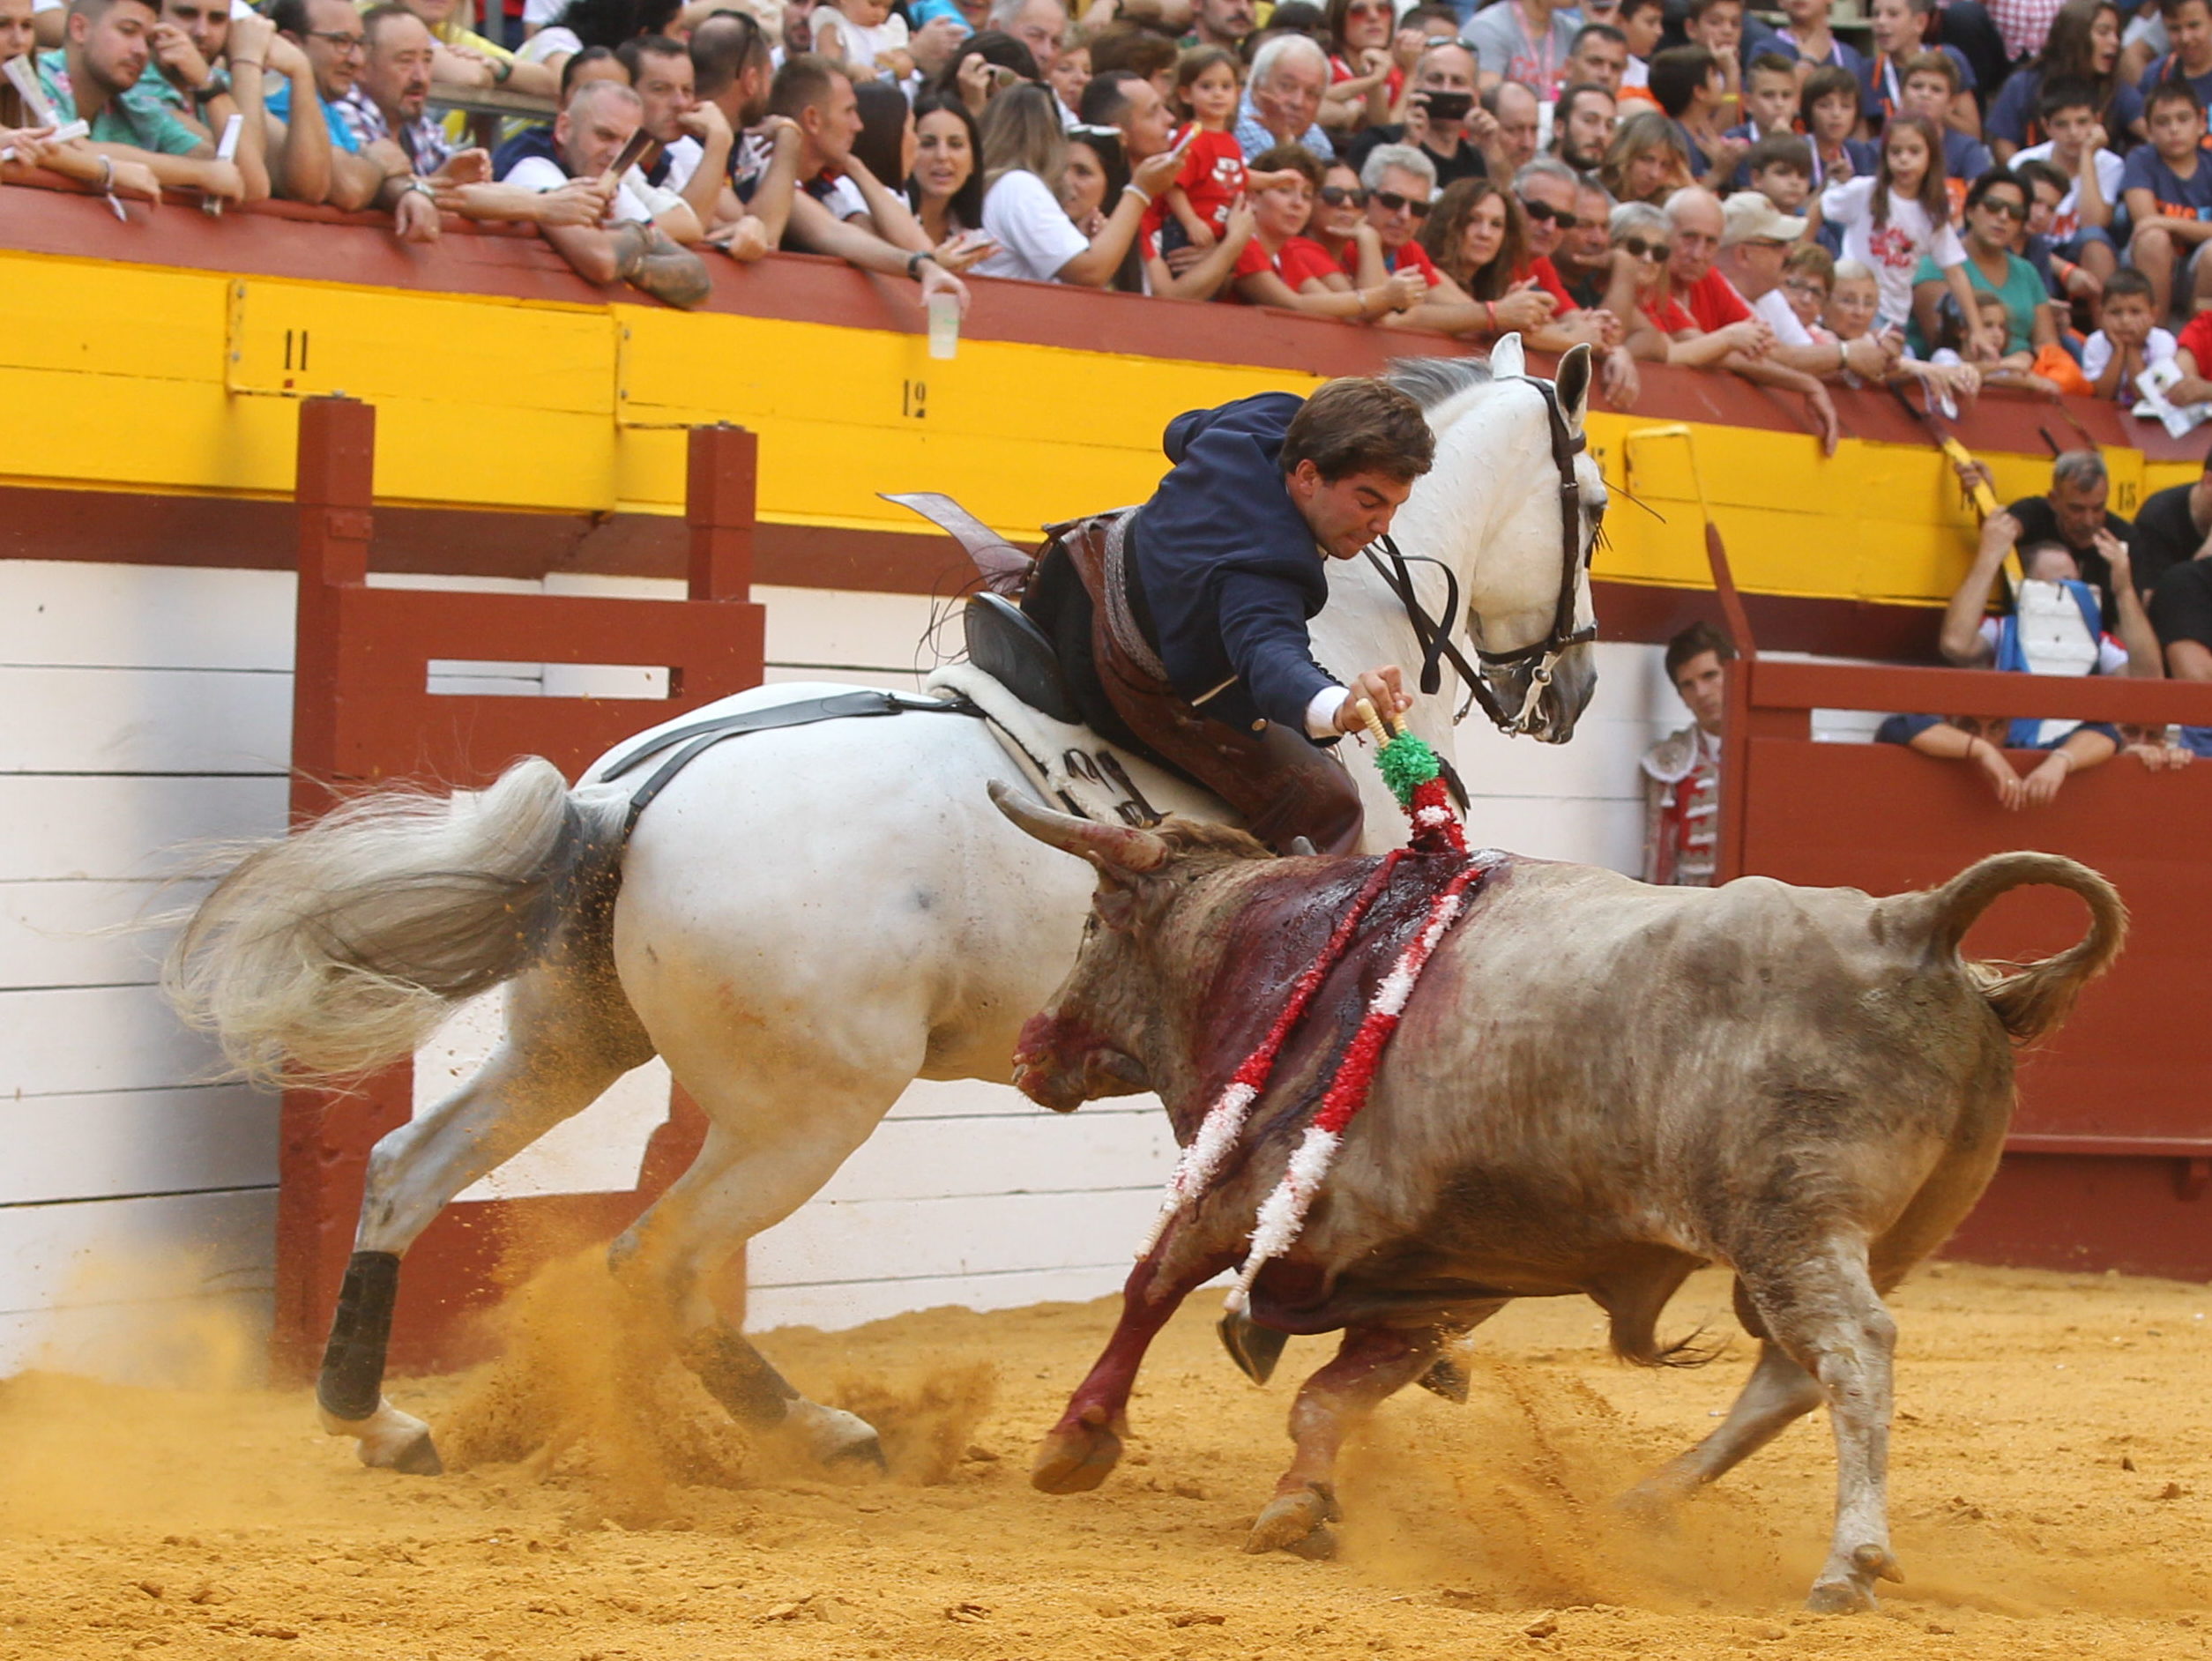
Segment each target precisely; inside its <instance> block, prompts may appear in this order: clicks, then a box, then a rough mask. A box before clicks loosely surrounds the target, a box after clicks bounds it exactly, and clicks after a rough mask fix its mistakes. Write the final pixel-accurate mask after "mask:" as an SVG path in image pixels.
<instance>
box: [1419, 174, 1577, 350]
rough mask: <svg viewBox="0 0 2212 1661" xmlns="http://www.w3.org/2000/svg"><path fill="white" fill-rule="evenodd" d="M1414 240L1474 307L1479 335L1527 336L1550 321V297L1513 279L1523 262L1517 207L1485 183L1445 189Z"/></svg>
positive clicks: (1524, 244) (1523, 229)
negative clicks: (1478, 317)
mask: <svg viewBox="0 0 2212 1661" xmlns="http://www.w3.org/2000/svg"><path fill="white" fill-rule="evenodd" d="M1414 235H1416V237H1417V238H1418V239H1419V242H1420V244H1421V246H1422V247H1423V248H1425V249H1426V250H1428V257H1429V258H1430V259H1432V260H1434V262H1435V264H1436V269H1437V270H1439V271H1441V272H1443V273H1444V275H1445V276H1447V277H1449V278H1450V279H1452V280H1453V281H1454V282H1456V283H1457V284H1458V285H1459V286H1460V287H1461V288H1463V289H1464V290H1465V291H1466V294H1467V297H1468V298H1469V299H1470V300H1473V301H1477V302H1480V304H1481V305H1482V307H1483V324H1484V326H1483V328H1482V329H1481V330H1480V331H1479V333H1480V334H1481V335H1483V336H1487V337H1490V338H1493V339H1494V338H1495V337H1497V336H1499V335H1501V334H1506V333H1509V332H1518V333H1521V334H1529V333H1531V332H1533V331H1536V330H1538V329H1541V328H1543V327H1544V326H1545V324H1548V323H1549V322H1550V321H1551V320H1552V310H1553V304H1554V302H1553V299H1552V296H1551V295H1549V294H1545V293H1544V292H1543V291H1542V290H1541V289H1539V288H1538V287H1536V286H1535V285H1534V284H1533V283H1531V282H1529V281H1527V280H1525V279H1522V280H1516V279H1515V276H1514V273H1515V272H1519V271H1523V270H1524V269H1526V267H1527V265H1528V263H1529V233H1528V223H1527V220H1525V219H1524V218H1523V215H1522V212H1521V205H1520V203H1519V202H1517V201H1516V200H1515V199H1514V197H1512V196H1511V195H1510V194H1508V192H1506V191H1504V190H1500V189H1499V188H1498V187H1497V186H1496V185H1495V184H1493V182H1491V181H1489V180H1488V179H1460V180H1456V181H1455V182H1453V183H1451V184H1450V185H1448V186H1447V187H1446V188H1445V190H1444V194H1443V195H1441V196H1440V197H1437V198H1436V201H1435V204H1434V205H1433V206H1432V207H1431V208H1430V209H1429V211H1428V218H1427V219H1426V220H1422V221H1421V228H1420V229H1419V231H1417V232H1416V233H1414Z"/></svg>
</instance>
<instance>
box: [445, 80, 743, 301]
mask: <svg viewBox="0 0 2212 1661" xmlns="http://www.w3.org/2000/svg"><path fill="white" fill-rule="evenodd" d="M643 119H644V104H643V103H642V102H641V101H640V100H639V99H638V96H637V93H634V92H632V91H631V90H630V89H629V87H627V86H623V85H622V83H621V82H619V81H584V82H581V83H579V84H578V85H577V88H576V90H575V91H574V92H573V93H570V96H569V102H568V107H567V108H564V109H563V110H562V112H561V114H560V116H559V118H558V119H557V120H555V123H553V133H552V137H551V139H550V141H549V142H548V143H547V145H546V147H545V149H546V153H540V154H532V155H525V156H523V157H521V158H520V159H518V160H515V161H514V162H513V164H512V165H511V166H510V168H508V170H507V174H506V176H505V177H504V178H503V179H502V180H501V181H500V182H498V183H496V184H469V185H464V186H461V187H459V188H458V190H455V191H454V192H453V193H452V194H453V197H454V204H455V205H456V206H457V207H458V209H459V211H460V212H462V213H464V214H465V215H466V216H467V217H469V218H471V219H479V220H522V221H524V222H525V223H529V224H533V225H535V226H536V227H538V230H539V234H540V235H542V236H543V237H544V238H545V239H546V241H547V242H550V243H552V244H553V246H554V247H555V249H556V250H559V252H560V255H561V257H562V258H563V259H565V260H567V261H568V262H569V264H570V265H572V266H573V267H575V269H576V272H577V275H578V276H579V277H582V278H583V279H585V281H587V282H594V283H614V282H627V283H630V284H632V285H634V286H635V287H638V288H641V289H643V290H644V292H645V293H647V294H651V295H652V296H653V297H654V298H655V299H657V300H660V301H663V302H666V303H667V304H668V305H672V306H685V307H689V306H696V305H697V304H699V303H700V302H702V301H704V299H705V298H706V297H707V295H708V294H709V293H710V292H711V287H712V285H711V281H710V279H708V276H707V272H706V267H705V265H704V264H701V262H700V259H699V257H698V256H697V255H696V254H694V253H692V252H691V251H690V250H689V249H686V248H681V247H679V246H678V245H677V240H676V239H681V241H685V242H694V241H696V240H697V239H698V236H699V235H700V227H699V222H698V219H697V216H696V215H695V214H694V213H693V212H691V208H690V205H689V204H688V203H686V202H685V201H684V199H683V198H682V197H680V196H677V195H676V194H675V193H674V191H671V190H661V189H659V187H658V186H655V185H651V184H648V183H646V182H645V181H644V177H643V175H640V174H639V173H638V171H637V168H629V170H627V171H626V172H624V173H622V174H621V175H616V174H615V172H614V164H615V163H616V162H617V161H619V160H621V159H622V150H623V147H624V146H625V145H628V144H629V141H630V138H631V136H632V135H634V134H635V133H636V132H637V126H638V123H639V122H640V121H642V120H643ZM672 233H673V236H672V235H671V234H672Z"/></svg>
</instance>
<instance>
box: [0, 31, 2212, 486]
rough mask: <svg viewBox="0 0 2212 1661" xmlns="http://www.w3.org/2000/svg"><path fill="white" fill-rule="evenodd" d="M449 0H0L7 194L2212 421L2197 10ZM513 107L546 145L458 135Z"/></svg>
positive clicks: (655, 270)
mask: <svg viewBox="0 0 2212 1661" xmlns="http://www.w3.org/2000/svg"><path fill="white" fill-rule="evenodd" d="M503 3H504V4H506V5H507V6H509V7H510V9H513V8H516V7H517V5H518V0H503ZM467 4H468V0H381V3H379V4H368V5H356V4H353V3H352V0H263V7H262V9H261V10H256V9H254V8H253V7H251V6H250V5H248V4H246V3H245V0H0V63H8V62H11V61H13V60H18V59H21V60H23V62H21V63H16V65H15V67H14V69H12V70H11V71H8V72H7V75H6V78H5V79H4V80H0V158H4V159H0V178H19V177H21V176H24V175H26V173H27V172H28V171H29V170H31V169H41V168H42V169H44V170H46V171H48V172H50V173H56V174H60V175H65V176H67V177H69V178H71V179H74V180H77V181H78V182H82V183H85V184H88V185H90V186H92V187H93V188H94V189H97V190H102V191H105V192H107V193H108V194H109V195H111V196H115V197H145V198H152V199H158V198H159V197H160V194H161V192H162V191H163V190H165V189H169V188H186V189H190V190H195V191H197V192H198V193H199V194H200V195H201V196H202V197H205V198H206V199H208V200H210V201H212V202H217V203H221V202H239V201H247V202H250V201H253V200H256V199H258V198H260V197H270V196H274V197H282V198H285V199H288V200H292V201H298V202H306V203H317V204H327V205H331V206H333V207H338V208H341V209H347V210H369V211H373V212H379V213H384V214H388V215H389V216H390V217H391V224H392V228H393V231H394V233H395V234H396V235H399V236H401V237H404V238H406V239H409V240H413V241H427V240H430V239H433V238H436V236H438V235H440V234H441V230H442V228H443V227H446V226H447V225H448V224H449V223H450V221H451V220H452V219H454V218H458V219H464V220H507V221H515V222H524V223H529V224H533V225H535V226H537V227H539V229H540V232H541V233H542V234H543V235H544V236H545V237H546V239H547V242H549V243H551V244H552V246H554V247H555V249H557V250H559V251H560V252H561V254H562V256H563V257H565V258H566V259H567V260H568V261H569V262H570V264H572V265H574V266H575V268H576V269H577V271H578V272H580V273H582V274H583V275H584V276H585V277H586V278H588V279H592V280H593V281H596V282H601V283H611V282H614V281H629V282H630V283H633V284H635V285H637V287H641V288H644V289H645V290H647V291H648V292H650V293H652V294H657V295H659V297H660V298H662V299H664V300H666V301H668V302H671V303H674V304H679V305H682V304H689V303H696V301H697V300H699V299H700V298H702V297H703V296H704V294H706V293H707V292H708V290H709V288H710V287H711V269H712V267H711V262H713V261H717V260H719V259H723V258H731V259H735V260H739V261H746V260H752V259H756V258H758V257H761V256H762V255H763V254H764V253H766V252H768V251H769V250H772V249H777V248H786V249H799V250H809V251H813V252H816V253H821V254H827V255H831V256H835V257H841V258H844V259H846V260H849V261H851V262H853V264H858V265H860V266H862V267H864V268H866V269H868V270H871V271H875V272H883V273H885V274H887V275H893V276H903V277H905V278H906V279H910V280H912V281H913V282H915V283H916V284H917V285H918V286H919V287H920V290H921V293H922V294H923V296H924V297H925V298H926V297H927V295H928V294H934V293H938V292H942V293H945V294H950V295H952V296H953V297H954V298H955V299H956V300H957V302H959V304H961V305H962V306H963V307H964V306H965V304H966V303H967V300H968V294H967V290H966V287H965V285H964V282H963V281H962V277H963V275H964V273H967V272H974V273H977V274H979V275H983V276H990V277H1002V278H1017V279H1029V280H1032V281H1050V282H1061V283H1069V284H1075V285H1078V286H1084V287H1101V288H1119V289H1124V290H1131V291H1136V292H1141V293H1148V294H1166V295H1173V296H1176V297H1180V298H1185V299H1213V300H1218V301H1222V302H1228V303H1233V304H1247V305H1259V306H1271V307H1277V308H1281V309H1291V310H1300V311H1306V312H1310V313H1314V314H1315V315H1319V316H1324V317H1337V318H1344V319H1357V320H1360V321H1363V322H1366V323H1367V324H1373V325H1374V326H1377V327H1382V328H1389V329H1408V328H1411V329H1419V330H1432V331H1442V332H1445V333H1447V334H1449V335H1453V336H1456V337H1458V338H1459V339H1463V340H1467V341H1471V342H1473V343H1477V344H1480V343H1482V342H1485V341H1486V340H1489V339H1495V338H1496V337H1498V336H1500V335H1501V334H1503V333H1506V332H1508V331H1514V332H1518V333H1519V334H1521V335H1522V336H1523V338H1525V339H1527V340H1529V341H1530V342H1531V344H1533V345H1535V346H1538V348H1540V349H1559V348H1561V347H1564V346H1568V345H1572V344H1575V343H1577V342H1583V343H1587V344H1589V345H1590V346H1591V347H1592V349H1593V350H1594V351H1595V352H1596V353H1597V354H1598V357H1599V359H1600V361H1601V368H1602V372H1603V377H1604V378H1603V384H1602V390H1603V392H1604V395H1605V397H1606V398H1608V399H1609V400H1610V401H1612V403H1614V404H1615V405H1617V406H1625V405H1627V404H1629V403H1632V402H1633V401H1634V400H1635V398H1636V396H1637V391H1638V375H1637V366H1638V365H1639V364H1641V363H1645V362H1666V363H1675V364H1682V365H1687V366H1691V367H1695V368H1702V369H1711V370H1714V371H1717V372H1720V373H1726V374H1732V375H1735V376H1740V377H1743V378H1745V379H1747V380H1750V381H1753V382H1755V383H1759V384H1764V385H1768V386H1772V387H1776V388H1779V389H1782V390H1784V391H1788V392H1790V393H1792V394H1794V395H1796V396H1797V397H1799V398H1801V399H1802V400H1803V403H1804V406H1805V409H1806V416H1807V420H1808V422H1809V423H1810V425H1811V426H1812V427H1813V428H1814V429H1815V430H1817V431H1818V432H1819V433H1821V436H1823V438H1824V439H1826V440H1828V441H1829V442H1830V443H1832V442H1833V440H1834V437H1835V436H1836V420H1835V413H1834V409H1833V406H1832V404H1831V403H1830V401H1829V397H1828V388H1829V387H1831V386H1832V385H1835V384H1839V383H1844V384H1859V383H1866V382H1880V381H1884V380H1891V379H1896V378H1899V377H1907V378H1910V379H1913V380H1917V381H1919V382H1923V383H1925V384H1928V386H1929V388H1930V392H1931V395H1932V396H1934V397H1938V398H1942V399H1945V400H1954V399H1956V398H1961V397H1964V398H1971V397H1973V396H1974V395H1975V394H1976V393H1977V391H1978V390H1979V389H1980V388H1981V387H1982V386H1984V385H1986V384H2007V385H2011V386H2015V387H2019V388H2024V389H2028V390H2030V391H2038V392H2046V393H2048V392H2056V391H2075V392H2081V393H2093V394H2095V395H2097V396H2102V397H2110V398H2117V399H2119V400H2122V401H2125V402H2127V403H2130V404H2133V403H2134V402H2135V401H2136V400H2137V399H2139V398H2149V403H2150V406H2151V411H2152V413H2157V414H2159V415H2160V416H2161V418H2162V419H2165V420H2167V421H2168V422H2169V424H2170V425H2171V424H2174V423H2175V422H2177V421H2178V422H2182V423H2185V424H2186V421H2188V420H2190V419H2192V418H2193V414H2192V413H2193V410H2194V408H2195V406H2196V405H2197V404H2198V403H2199V402H2200V401H2204V402H2207V403H2212V399H2207V398H2205V395H2206V394H2207V393H2212V323H2203V324H2202V326H2201V327H2200V326H2199V324H2200V323H2201V318H2200V317H2199V311H2200V308H2201V307H2202V306H2203V305H2204V304H2205V303H2206V302H2208V301H2212V261H2208V260H2206V259H2204V258H2203V257H2201V255H2202V250H2203V248H2204V245H2205V243H2206V242H2207V241H2208V239H2212V166H2208V165H2207V164H2206V152H2205V148H2204V146H2205V143H2206V116H2205V100H2206V98H2207V96H2208V94H2212V0H2156V4H2155V5H2151V4H2145V5H2143V6H2142V7H2141V9H2139V10H2138V11H2137V12H2136V13H2135V14H2134V15H2133V16H2132V17H2131V16H2130V15H2129V14H2128V13H2127V12H2126V11H2123V10H2122V9H2121V7H2120V5H2119V4H2117V0H2063V4H2055V5H2053V4H2050V3H2049V0H1994V3H1993V4H1991V5H1990V6H1989V7H1988V8H1987V9H1985V7H1984V5H1983V4H1978V3H1977V0H1948V3H1946V4H1937V0H1872V5H1871V8H1870V11H1869V12H1868V18H1869V22H1870V26H1869V28H1868V29H1867V31H1866V34H1864V35H1863V36H1862V35H1856V34H1855V35H1854V36H1853V38H1852V39H1851V40H1847V39H1845V38H1843V36H1841V35H1839V34H1837V33H1836V31H1835V29H1834V28H1832V27H1831V26H1830V21H1829V17H1828V5H1827V4H1826V3H1825V0H1784V4H1783V6H1782V14H1783V16H1782V22H1781V24H1780V26H1774V25H1771V24H1769V23H1768V22H1765V21H1762V20H1761V19H1758V18H1756V17H1754V16H1751V15H1750V14H1749V13H1747V11H1746V8H1745V6H1744V4H1743V0H1583V4H1580V5H1578V6H1568V5H1564V4H1560V3H1559V0H1489V3H1488V4H1474V3H1472V0H1418V3H1413V4H1409V3H1408V0H1326V4H1315V0H1274V3H1273V4H1268V3H1267V0H819V3H817V4H808V0H688V3H687V0H519V6H518V10H514V11H513V14H512V15H508V14H500V15H495V16H492V17H490V18H488V19H473V18H471V17H469V16H468V15H467V13H466V7H467ZM1071 5H1073V6H1076V7H1078V8H1079V11H1077V12H1075V13H1071V11H1070V9H1069V8H1070V6H1071ZM493 92H499V93H509V94H523V95H525V100H526V99H533V98H534V99H536V100H539V101H541V102H540V107H541V108H549V109H551V110H552V111H553V112H554V113H553V115H552V118H551V119H550V120H549V121H543V122H540V123H532V122H529V121H528V120H526V119H525V118H523V117H521V116H519V115H518V116H517V117H516V118H514V119H510V120H509V121H508V122H507V123H505V127H504V130H503V131H502V132H501V134H500V142H498V143H497V144H496V145H491V146H488V147H478V146H476V145H471V144H469V143H467V142H465V133H466V132H467V130H468V129H467V126H466V124H465V117H464V116H463V115H461V114H460V113H458V112H455V111H454V110H453V109H452V106H453V105H454V104H455V103H457V102H458V103H460V104H463V105H465V104H467V103H468V101H469V100H470V99H471V98H472V97H474V98H476V99H477V100H478V104H479V113H481V108H480V107H481V105H482V104H483V103H484V102H485V101H487V99H486V94H488V93H493ZM489 101H491V102H494V103H497V102H500V101H501V100H499V99H497V98H492V99H490V100H489ZM504 102H505V103H506V104H507V105H508V106H510V107H515V108H521V107H523V105H524V101H523V100H515V99H507V100H505V101H504ZM234 118H235V119H234Z"/></svg>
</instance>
